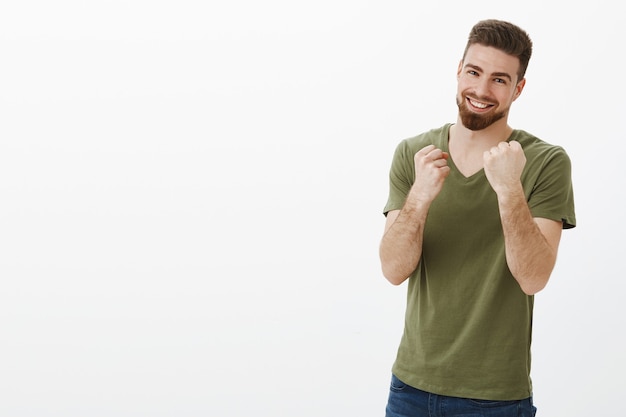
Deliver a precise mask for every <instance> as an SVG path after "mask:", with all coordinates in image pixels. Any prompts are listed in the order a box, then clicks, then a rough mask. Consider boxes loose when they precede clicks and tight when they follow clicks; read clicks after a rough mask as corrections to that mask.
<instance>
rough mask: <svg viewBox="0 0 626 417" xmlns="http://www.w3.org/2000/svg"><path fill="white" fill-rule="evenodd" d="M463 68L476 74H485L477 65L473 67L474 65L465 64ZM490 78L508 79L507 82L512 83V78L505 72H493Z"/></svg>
mask: <svg viewBox="0 0 626 417" xmlns="http://www.w3.org/2000/svg"><path fill="white" fill-rule="evenodd" d="M465 67H466V68H467V67H469V68H472V69H475V70H476V71H478V72H485V71H483V69H482V68H481V67H479V66H478V65H474V64H466V65H465ZM491 76H492V77H504V78H508V79H509V81H511V82H513V77H511V75H510V74H508V73H506V72H493V73H491Z"/></svg>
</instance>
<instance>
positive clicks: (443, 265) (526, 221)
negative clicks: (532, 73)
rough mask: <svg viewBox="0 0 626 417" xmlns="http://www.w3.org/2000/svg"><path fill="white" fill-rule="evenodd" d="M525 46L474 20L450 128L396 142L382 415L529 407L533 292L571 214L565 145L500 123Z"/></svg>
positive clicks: (517, 33) (518, 80)
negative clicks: (399, 309)
mask: <svg viewBox="0 0 626 417" xmlns="http://www.w3.org/2000/svg"><path fill="white" fill-rule="evenodd" d="M531 53H532V42H531V40H530V38H529V36H528V34H527V33H526V32H525V31H523V30H522V29H520V28H519V27H518V26H516V25H513V24H511V23H509V22H504V21H500V20H484V21H481V22H478V23H477V24H476V25H475V26H474V27H473V28H472V30H471V32H470V35H469V38H468V42H467V46H466V48H465V52H464V54H463V58H462V59H461V62H460V63H459V66H458V71H457V83H458V88H457V97H456V102H457V105H458V108H459V111H458V115H457V120H456V123H454V124H452V123H450V124H446V125H444V126H442V127H439V128H436V129H433V130H430V131H428V132H425V133H422V134H420V135H418V136H415V137H413V138H409V139H405V140H403V141H402V142H400V144H399V145H398V147H397V148H396V151H395V154H394V157H393V162H392V166H391V169H390V176H389V180H390V181H389V185H390V189H389V198H388V201H387V204H386V206H385V208H384V214H385V215H386V223H385V231H384V234H383V237H382V240H381V243H380V260H381V266H382V271H383V274H384V276H385V277H386V278H387V279H388V280H389V281H390V282H391V283H392V284H395V285H399V284H401V283H403V282H405V281H407V280H408V286H407V306H406V314H405V326H404V333H403V335H402V338H401V341H400V346H399V348H398V353H397V356H396V360H395V362H394V364H393V367H392V379H391V386H390V391H389V399H388V403H387V409H386V411H387V414H386V415H387V416H388V417H399V416H407V417H408V416H415V417H421V416H428V417H437V416H444V415H446V416H448V415H454V416H459V417H461V416H467V417H469V416H494V417H495V416H501V417H508V416H511V417H513V416H528V417H530V416H534V415H535V412H536V408H535V406H534V405H533V401H532V383H531V378H530V347H531V336H532V315H533V302H534V294H536V293H537V292H539V291H540V290H542V289H543V288H544V287H545V285H546V284H547V282H548V279H549V278H550V275H551V273H552V270H553V268H554V265H555V263H556V258H557V251H558V247H559V242H560V239H561V231H562V230H563V229H568V228H572V227H574V226H575V224H576V219H575V213H574V199H573V190H572V182H571V164H570V159H569V157H568V155H567V154H566V152H565V151H564V149H563V148H562V147H560V146H556V145H552V144H549V143H547V142H545V141H543V140H541V139H539V138H537V137H535V136H533V135H532V134H530V133H528V132H525V131H523V130H519V129H513V128H511V127H510V126H509V125H508V115H509V111H510V109H511V105H512V104H513V102H514V101H515V100H517V98H518V97H519V96H520V94H521V93H522V91H523V90H524V86H525V84H526V79H525V78H524V76H525V73H526V68H527V66H528V62H529V60H530V57H531Z"/></svg>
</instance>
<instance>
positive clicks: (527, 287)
mask: <svg viewBox="0 0 626 417" xmlns="http://www.w3.org/2000/svg"><path fill="white" fill-rule="evenodd" d="M549 278H550V275H545V276H533V277H530V278H528V279H524V280H520V279H518V280H517V282H518V283H519V286H520V288H521V289H522V291H523V292H524V294H526V295H535V294H537V293H538V292H539V291H541V290H543V289H544V288H545V287H546V285H547V284H548V279H549Z"/></svg>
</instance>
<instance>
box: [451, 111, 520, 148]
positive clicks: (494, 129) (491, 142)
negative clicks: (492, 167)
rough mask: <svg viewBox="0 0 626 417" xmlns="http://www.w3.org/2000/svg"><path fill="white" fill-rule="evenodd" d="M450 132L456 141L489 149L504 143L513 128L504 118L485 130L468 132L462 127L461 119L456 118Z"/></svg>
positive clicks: (468, 130)
mask: <svg viewBox="0 0 626 417" xmlns="http://www.w3.org/2000/svg"><path fill="white" fill-rule="evenodd" d="M451 130H453V132H451V133H452V135H451V136H454V138H455V140H457V141H460V142H466V143H473V144H475V145H479V146H480V145H482V146H481V147H489V148H490V147H492V146H496V145H497V144H498V143H500V142H503V141H506V140H507V139H508V138H509V136H511V133H512V132H513V128H511V127H510V126H509V125H508V124H507V120H506V118H502V119H500V120H498V121H497V122H495V123H493V124H492V125H490V126H489V127H487V128H485V129H482V130H470V129H468V128H466V127H465V126H463V123H462V122H461V118H460V117H457V121H456V124H455V125H453V126H452V127H451Z"/></svg>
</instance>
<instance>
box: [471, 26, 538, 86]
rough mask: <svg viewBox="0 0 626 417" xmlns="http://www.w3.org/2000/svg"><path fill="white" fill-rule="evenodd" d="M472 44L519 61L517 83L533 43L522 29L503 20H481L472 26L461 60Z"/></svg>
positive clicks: (524, 71)
mask: <svg viewBox="0 0 626 417" xmlns="http://www.w3.org/2000/svg"><path fill="white" fill-rule="evenodd" d="M474 44H480V45H484V46H491V47H493V48H496V49H499V50H501V51H502V52H504V53H506V54H508V55H512V56H514V57H517V59H519V70H518V71H517V81H519V80H521V79H522V78H524V75H525V74H526V68H528V62H529V61H530V56H531V55H532V53H533V42H532V41H531V39H530V36H528V33H526V32H525V31H524V30H523V29H521V28H520V27H518V26H516V25H514V24H513V23H509V22H505V21H503V20H496V19H488V20H482V21H480V22H478V23H476V24H475V25H474V27H473V28H472V30H471V31H470V34H469V36H468V38H467V45H466V46H465V52H463V59H465V56H466V55H467V50H468V49H469V48H470V46H472V45H474Z"/></svg>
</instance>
